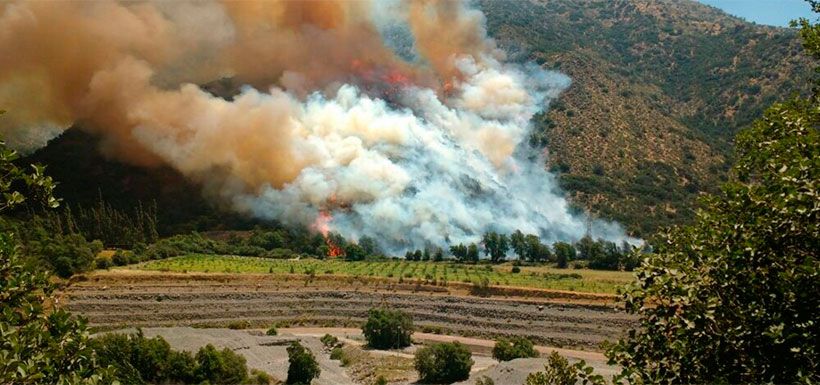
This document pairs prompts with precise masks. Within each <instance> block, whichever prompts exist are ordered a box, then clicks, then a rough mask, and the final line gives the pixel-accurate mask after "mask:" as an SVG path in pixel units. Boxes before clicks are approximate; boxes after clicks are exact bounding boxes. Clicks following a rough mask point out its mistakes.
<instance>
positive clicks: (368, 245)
mask: <svg viewBox="0 0 820 385" xmlns="http://www.w3.org/2000/svg"><path fill="white" fill-rule="evenodd" d="M359 246H361V247H362V249H363V250H364V253H365V255H366V256H373V255H381V254H382V251H381V249H380V248H379V245H378V244H376V240H375V239H373V238H371V237H368V236H367V235H365V236H363V237H362V238H361V239H359Z"/></svg>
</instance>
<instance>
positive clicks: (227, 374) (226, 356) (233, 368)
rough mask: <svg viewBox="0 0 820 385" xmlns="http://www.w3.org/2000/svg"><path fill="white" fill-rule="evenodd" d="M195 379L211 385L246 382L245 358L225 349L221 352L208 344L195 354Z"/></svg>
mask: <svg viewBox="0 0 820 385" xmlns="http://www.w3.org/2000/svg"><path fill="white" fill-rule="evenodd" d="M196 362H197V364H198V367H197V368H196V371H195V373H196V377H197V379H198V380H200V381H202V382H204V381H207V382H208V383H211V384H224V385H228V384H242V383H244V382H245V380H247V377H248V367H247V365H246V363H245V357H242V356H240V355H238V354H236V353H234V352H233V351H232V350H230V349H228V348H225V349H222V351H219V350H216V348H215V347H214V346H213V345H211V344H208V345H206V346H205V347H203V348H201V349H199V352H197V353H196Z"/></svg>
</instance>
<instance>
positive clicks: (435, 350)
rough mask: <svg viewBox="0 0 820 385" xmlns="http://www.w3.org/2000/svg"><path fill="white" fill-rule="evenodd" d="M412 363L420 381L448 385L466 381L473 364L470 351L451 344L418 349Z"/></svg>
mask: <svg viewBox="0 0 820 385" xmlns="http://www.w3.org/2000/svg"><path fill="white" fill-rule="evenodd" d="M413 363H414V365H415V367H416V371H418V372H419V379H421V381H423V382H426V383H434V384H442V383H443V384H450V383H453V382H456V381H463V380H466V379H467V378H468V377H469V376H470V369H471V368H472V367H473V363H474V362H473V359H472V354H471V353H470V349H467V347H466V346H464V345H462V344H460V343H458V342H453V343H437V344H433V345H430V346H426V347H424V348H421V349H419V350H418V351H417V352H416V356H415V359H414V361H413Z"/></svg>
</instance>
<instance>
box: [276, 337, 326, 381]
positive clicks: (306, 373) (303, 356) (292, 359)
mask: <svg viewBox="0 0 820 385" xmlns="http://www.w3.org/2000/svg"><path fill="white" fill-rule="evenodd" d="M288 362H289V363H290V366H288V378H287V381H285V383H286V384H301V385H308V384H310V383H311V382H312V381H313V379H314V378H316V377H319V374H321V372H322V370H321V369H320V368H319V364H318V363H317V362H316V357H314V356H313V353H311V352H310V351H309V350H307V349H305V347H304V346H302V344H300V343H299V342H298V341H294V342H293V343H291V344H290V346H288Z"/></svg>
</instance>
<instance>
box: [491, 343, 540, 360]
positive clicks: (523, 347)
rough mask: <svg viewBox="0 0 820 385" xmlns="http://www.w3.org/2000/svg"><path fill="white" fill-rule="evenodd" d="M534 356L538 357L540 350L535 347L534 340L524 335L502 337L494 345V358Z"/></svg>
mask: <svg viewBox="0 0 820 385" xmlns="http://www.w3.org/2000/svg"><path fill="white" fill-rule="evenodd" d="M533 357H538V351H536V350H535V347H533V345H532V341H530V340H528V339H526V338H524V337H512V338H511V339H507V338H501V339H499V340H498V341H497V342H496V343H495V347H493V358H495V359H497V360H499V361H510V360H514V359H516V358H533Z"/></svg>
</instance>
